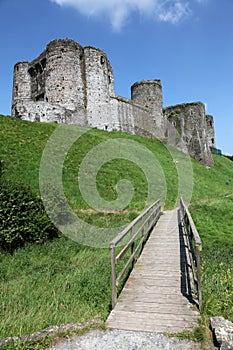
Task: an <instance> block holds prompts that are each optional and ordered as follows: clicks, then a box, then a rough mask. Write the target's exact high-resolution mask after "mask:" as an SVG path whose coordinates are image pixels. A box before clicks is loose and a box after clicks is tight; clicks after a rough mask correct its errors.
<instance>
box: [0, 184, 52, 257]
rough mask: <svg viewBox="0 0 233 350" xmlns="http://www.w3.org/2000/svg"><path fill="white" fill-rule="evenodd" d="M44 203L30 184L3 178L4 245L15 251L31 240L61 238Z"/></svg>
mask: <svg viewBox="0 0 233 350" xmlns="http://www.w3.org/2000/svg"><path fill="white" fill-rule="evenodd" d="M58 235H59V231H58V229H57V228H56V227H55V226H54V225H53V224H52V222H51V221H50V219H49V217H48V216H47V214H46V212H45V209H44V206H43V203H42V201H41V199H40V198H38V197H36V196H35V195H34V193H33V192H32V190H31V189H30V187H28V186H25V185H21V184H14V183H12V182H10V181H7V180H2V179H1V178H0V247H1V248H2V249H4V250H6V251H9V252H10V253H12V252H13V251H14V250H15V249H16V248H18V247H21V246H23V245H24V244H25V243H28V242H35V243H42V242H45V241H46V240H49V239H52V238H54V237H58Z"/></svg>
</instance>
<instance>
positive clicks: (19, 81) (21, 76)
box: [12, 61, 31, 117]
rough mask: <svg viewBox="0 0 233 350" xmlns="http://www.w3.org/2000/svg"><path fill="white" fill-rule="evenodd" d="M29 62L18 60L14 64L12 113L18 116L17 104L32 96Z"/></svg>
mask: <svg viewBox="0 0 233 350" xmlns="http://www.w3.org/2000/svg"><path fill="white" fill-rule="evenodd" d="M28 67H29V63H28V62H27V61H24V62H18V63H16V64H15V66H14V82H13V93H12V115H13V116H16V117H17V110H16V104H17V103H18V102H26V101H28V100H30V98H31V78H30V74H29V73H28Z"/></svg>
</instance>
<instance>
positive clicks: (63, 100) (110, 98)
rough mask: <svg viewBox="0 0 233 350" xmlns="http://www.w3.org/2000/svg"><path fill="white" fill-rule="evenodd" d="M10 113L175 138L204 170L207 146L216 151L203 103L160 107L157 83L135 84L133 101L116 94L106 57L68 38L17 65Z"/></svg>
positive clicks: (209, 161) (210, 161) (207, 160)
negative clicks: (33, 58)
mask: <svg viewBox="0 0 233 350" xmlns="http://www.w3.org/2000/svg"><path fill="white" fill-rule="evenodd" d="M12 115H13V116H14V117H17V118H21V119H24V120H29V121H38V122H39V121H40V122H58V123H67V124H78V125H87V126H90V127H96V128H98V129H103V130H108V131H112V130H121V131H124V132H127V133H130V134H136V135H141V136H146V137H156V138H159V139H161V140H172V139H173V138H174V137H175V139H176V142H175V145H176V147H177V148H179V149H181V150H182V151H184V152H188V153H189V154H190V155H191V156H193V157H194V158H196V159H197V160H199V161H200V162H202V163H203V164H205V165H206V166H210V165H213V159H212V155H211V152H210V147H215V136H214V122H213V117H212V116H206V114H205V106H204V104H203V103H201V102H194V103H186V104H181V105H176V106H171V107H166V108H164V109H163V102H162V85H161V81H160V80H142V81H140V82H137V83H135V84H133V85H132V87H131V99H128V98H124V97H121V96H118V95H116V94H115V90H114V75H113V70H112V67H111V65H110V62H109V60H108V58H107V56H106V54H105V53H104V52H103V51H102V50H99V49H97V48H94V47H90V46H87V47H82V46H81V45H80V44H78V43H77V42H75V41H73V40H70V39H57V40H53V41H51V42H50V43H49V44H48V45H47V47H46V49H45V51H43V52H42V53H41V54H40V56H39V57H37V58H36V59H35V60H33V61H32V62H28V61H23V62H18V63H16V65H15V67H14V82H13V96H12ZM174 130H175V131H176V136H174ZM177 134H178V136H179V141H177ZM184 145H185V147H184ZM187 150H188V151H187Z"/></svg>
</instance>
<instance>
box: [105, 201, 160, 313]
mask: <svg viewBox="0 0 233 350" xmlns="http://www.w3.org/2000/svg"><path fill="white" fill-rule="evenodd" d="M160 214H161V205H160V201H159V200H158V201H156V202H154V203H153V204H151V205H150V206H149V207H148V208H147V209H146V210H145V211H143V212H142V213H141V214H140V215H139V216H137V217H136V218H135V219H134V220H133V221H132V222H131V223H130V224H129V225H128V226H127V227H126V228H125V229H124V230H123V231H122V232H120V233H119V235H118V236H116V237H115V238H114V239H113V240H112V241H111V243H110V246H109V248H110V255H111V268H112V308H114V307H115V305H116V302H117V287H118V285H119V283H120V282H121V281H122V279H123V277H124V276H125V274H126V272H127V271H129V268H130V266H132V267H133V266H134V263H135V262H136V261H137V259H138V257H139V255H140V249H141V248H142V247H143V243H144V242H145V241H146V240H147V238H148V235H149V233H150V232H151V230H152V228H153V227H154V226H155V224H156V222H157V221H158V219H159V216H160ZM138 226H139V227H138ZM134 231H135V232H134ZM128 236H129V237H128ZM140 237H141V239H140V241H139V242H137V240H138V239H139V238H140ZM124 239H125V240H126V243H124ZM120 243H121V244H122V245H123V248H122V249H121V251H120V252H119V253H118V254H117V253H116V248H117V246H118V245H119V244H120ZM135 245H137V246H135ZM129 249H131V254H130V257H129V258H128V259H127V262H126V263H125V265H124V267H123V268H122V270H121V271H120V272H119V273H118V276H117V268H116V266H117V264H118V263H119V262H121V261H122V258H123V257H124V256H125V254H126V253H127V252H128V251H129Z"/></svg>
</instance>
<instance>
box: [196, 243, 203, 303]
mask: <svg viewBox="0 0 233 350" xmlns="http://www.w3.org/2000/svg"><path fill="white" fill-rule="evenodd" d="M196 259H197V288H198V301H199V309H200V310H201V308H202V290H201V245H200V244H196Z"/></svg>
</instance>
